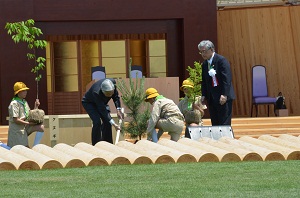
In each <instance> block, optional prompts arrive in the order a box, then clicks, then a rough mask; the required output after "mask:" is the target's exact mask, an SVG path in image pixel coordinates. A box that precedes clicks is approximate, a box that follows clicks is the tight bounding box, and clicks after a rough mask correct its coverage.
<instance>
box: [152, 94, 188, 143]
mask: <svg viewBox="0 0 300 198" xmlns="http://www.w3.org/2000/svg"><path fill="white" fill-rule="evenodd" d="M155 128H157V129H159V130H161V131H162V132H168V134H169V135H170V136H171V140H174V141H177V140H178V139H179V138H180V134H181V133H182V131H183V128H184V118H183V115H182V113H181V112H180V110H179V108H178V106H177V105H176V104H175V103H174V102H173V100H170V99H168V98H161V99H157V100H156V101H155V102H154V103H153V109H152V112H151V117H150V119H149V122H148V128H147V132H148V133H151V132H152V131H153V130H154V129H155Z"/></svg>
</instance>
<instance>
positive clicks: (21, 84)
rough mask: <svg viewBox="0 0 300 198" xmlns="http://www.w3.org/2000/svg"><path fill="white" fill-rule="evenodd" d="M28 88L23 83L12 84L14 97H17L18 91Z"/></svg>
mask: <svg viewBox="0 0 300 198" xmlns="http://www.w3.org/2000/svg"><path fill="white" fill-rule="evenodd" d="M28 89H29V88H28V87H26V85H25V84H24V83H23V82H16V83H15V84H14V92H15V94H14V95H17V94H18V93H19V92H20V91H24V90H28Z"/></svg>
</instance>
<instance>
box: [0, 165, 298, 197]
mask: <svg viewBox="0 0 300 198" xmlns="http://www.w3.org/2000/svg"><path fill="white" fill-rule="evenodd" d="M299 168H300V161H273V162H231V163H226V162H221V163H203V162H202V163H177V164H152V165H114V166H98V167H85V168H72V169H56V170H39V171H31V170H30V171H22V170H18V171H1V172H0V175H1V181H0V197H5V198H7V197H13V198H20V197H30V198H33V197H56V198H57V197H59V198H60V197H88V198H90V197H109V198H115V197H122V198H123V197H143V198H148V197H180V198H181V197H184V198H190V197H205V198H206V197H212V198H216V197H222V198H223V197H226V198H227V197H272V198H273V197H289V198H290V197H300V173H299Z"/></svg>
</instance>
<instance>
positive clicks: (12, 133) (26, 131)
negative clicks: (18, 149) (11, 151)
mask: <svg viewBox="0 0 300 198" xmlns="http://www.w3.org/2000/svg"><path fill="white" fill-rule="evenodd" d="M27 90H29V88H28V87H27V86H26V85H25V84H24V83H23V82H16V83H15V84H14V97H13V99H12V101H11V102H10V105H9V106H8V112H9V127H8V141H7V145H8V146H9V147H13V146H15V145H23V146H26V147H29V145H28V136H29V135H30V134H32V133H33V132H35V131H37V132H38V133H37V134H36V139H35V143H34V145H35V144H38V143H39V141H40V140H41V138H42V135H41V134H44V125H43V124H42V122H40V123H36V122H32V121H30V120H28V117H29V113H30V107H29V105H28V103H27V101H26V100H25V98H26V95H27ZM39 105H40V102H39V100H38V99H36V101H35V103H34V109H37V108H38V107H39ZM41 111H43V110H41ZM43 116H44V115H42V119H43ZM37 139H38V140H37Z"/></svg>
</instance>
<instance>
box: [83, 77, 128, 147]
mask: <svg viewBox="0 0 300 198" xmlns="http://www.w3.org/2000/svg"><path fill="white" fill-rule="evenodd" d="M110 99H113V101H114V103H115V106H116V108H117V115H118V117H119V119H123V118H124V114H123V113H122V112H121V103H120V97H119V93H118V91H117V88H116V81H115V80H114V79H109V78H107V79H101V80H99V81H96V82H95V83H94V84H93V85H92V86H91V88H90V89H89V90H88V91H87V92H86V93H85V95H84V96H83V98H82V106H83V107H84V109H85V110H86V112H87V113H88V114H89V116H90V118H91V120H92V121H93V128H92V144H93V145H95V144H96V143H97V142H99V141H107V142H110V143H113V139H112V129H111V126H114V127H115V129H116V130H120V126H119V125H117V124H116V123H115V122H114V120H113V119H112V117H111V116H110V108H109V105H108V102H109V101H110ZM101 121H102V123H101Z"/></svg>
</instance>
